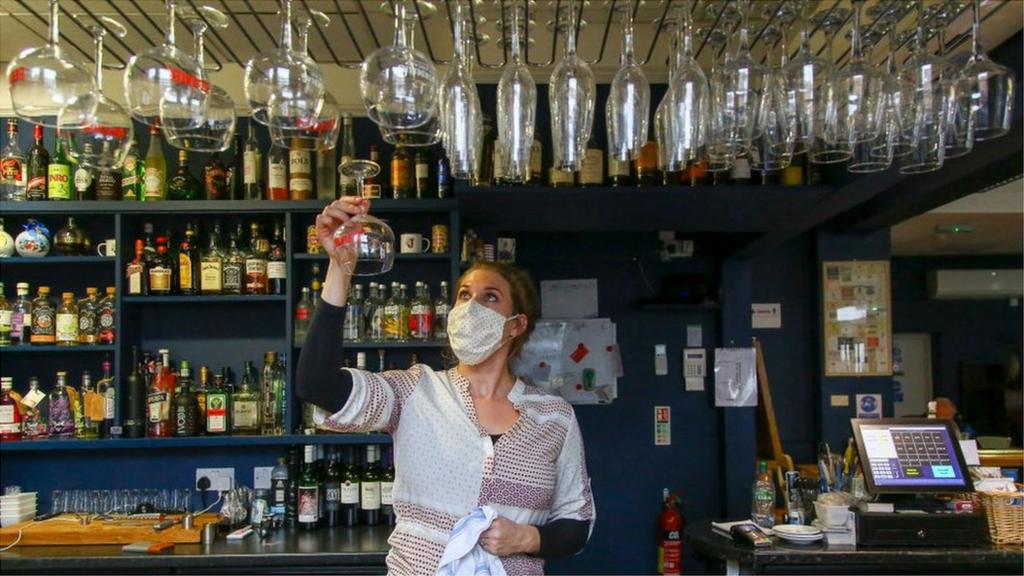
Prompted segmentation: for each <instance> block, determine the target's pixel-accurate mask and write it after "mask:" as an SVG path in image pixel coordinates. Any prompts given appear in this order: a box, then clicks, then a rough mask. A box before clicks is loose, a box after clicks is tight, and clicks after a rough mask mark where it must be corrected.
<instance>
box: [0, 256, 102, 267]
mask: <svg viewBox="0 0 1024 576" xmlns="http://www.w3.org/2000/svg"><path fill="white" fill-rule="evenodd" d="M116 260H117V259H116V258H114V257H113V256H43V257H42V258H24V257H21V256H12V257H10V258H0V264H3V265H4V266H45V265H47V264H113V263H114V262H115V261H116Z"/></svg>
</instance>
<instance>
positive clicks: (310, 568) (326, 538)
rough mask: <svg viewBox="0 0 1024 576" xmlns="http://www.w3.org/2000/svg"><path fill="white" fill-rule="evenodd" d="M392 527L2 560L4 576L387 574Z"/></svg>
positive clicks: (74, 549)
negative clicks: (155, 549)
mask: <svg viewBox="0 0 1024 576" xmlns="http://www.w3.org/2000/svg"><path fill="white" fill-rule="evenodd" d="M390 533H391V528H390V527H388V526H359V527H355V528H337V529H328V528H322V529H319V530H316V531H311V532H306V531H302V530H277V531H275V532H274V533H272V534H271V535H270V536H269V537H268V538H267V539H265V540H260V539H259V538H258V537H257V536H256V535H255V534H252V535H250V536H248V537H247V538H245V539H244V540H241V541H237V542H235V541H233V542H228V541H227V540H225V539H224V537H223V536H218V538H217V540H216V541H215V542H213V543H212V544H177V545H175V546H174V548H173V549H172V550H170V551H168V552H165V553H163V554H126V553H124V552H122V551H121V545H120V544H112V545H100V546H95V545H89V546H24V547H21V546H16V547H14V548H13V549H11V550H9V551H7V552H4V553H2V554H0V566H2V571H3V573H4V574H48V573H62V574H66V573H74V574H130V573H139V572H146V573H157V574H199V573H206V574H208V573H214V572H215V573H218V574H258V573H282V572H289V573H331V574H384V573H386V572H387V568H386V567H385V564H384V558H385V557H386V556H387V553H388V548H389V547H388V542H387V539H388V536H389V535H390Z"/></svg>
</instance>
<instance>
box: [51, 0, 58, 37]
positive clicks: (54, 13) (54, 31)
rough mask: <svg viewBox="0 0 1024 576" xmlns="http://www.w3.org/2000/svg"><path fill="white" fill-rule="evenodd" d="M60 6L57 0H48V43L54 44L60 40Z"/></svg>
mask: <svg viewBox="0 0 1024 576" xmlns="http://www.w3.org/2000/svg"><path fill="white" fill-rule="evenodd" d="M59 17H60V6H58V5H57V0H50V45H51V46H56V45H57V44H58V43H59V42H60V23H59V22H58V18H59Z"/></svg>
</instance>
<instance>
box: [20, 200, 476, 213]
mask: <svg viewBox="0 0 1024 576" xmlns="http://www.w3.org/2000/svg"><path fill="white" fill-rule="evenodd" d="M326 205H327V201H326V200H281V201H269V200H165V201H162V202H133V201H124V200H119V201H115V202H100V201H73V202H50V201H32V202H9V201H8V202H0V212H3V213H5V214H196V213H203V212H207V213H210V214H220V213H283V212H311V213H315V212H320V211H321V210H323V209H324V206H326ZM457 205H458V204H457V202H456V200H455V199H454V198H445V199H436V198H435V199H426V200H387V199H380V200H374V201H373V212H374V213H377V214H384V213H400V212H414V213H422V212H448V211H450V210H453V209H454V208H455V207H456V206H457Z"/></svg>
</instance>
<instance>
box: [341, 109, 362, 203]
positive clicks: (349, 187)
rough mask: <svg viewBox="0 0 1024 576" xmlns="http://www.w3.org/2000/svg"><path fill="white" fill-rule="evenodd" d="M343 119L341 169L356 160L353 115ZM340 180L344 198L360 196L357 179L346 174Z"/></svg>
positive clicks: (345, 115) (344, 115)
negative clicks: (350, 161)
mask: <svg viewBox="0 0 1024 576" xmlns="http://www.w3.org/2000/svg"><path fill="white" fill-rule="evenodd" d="M341 119H342V120H341V122H342V133H341V159H340V160H339V161H338V166H339V167H340V166H344V165H345V163H346V162H348V161H349V160H355V159H356V141H355V138H354V137H353V135H352V115H351V114H349V113H348V112H346V113H344V114H342V116H341ZM340 178H341V180H340V186H341V195H342V196H359V191H358V190H356V179H355V178H352V177H350V176H345V175H344V174H342V175H341V176H340Z"/></svg>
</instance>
